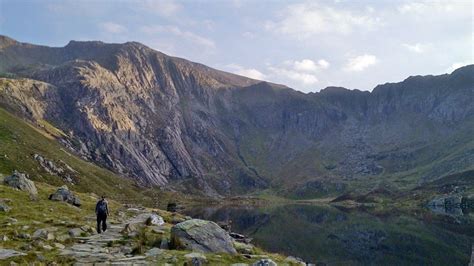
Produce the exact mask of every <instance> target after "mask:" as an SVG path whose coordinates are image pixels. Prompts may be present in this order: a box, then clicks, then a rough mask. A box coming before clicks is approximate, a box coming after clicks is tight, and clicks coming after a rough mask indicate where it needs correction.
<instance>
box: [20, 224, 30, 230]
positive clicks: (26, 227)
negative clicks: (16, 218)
mask: <svg viewBox="0 0 474 266" xmlns="http://www.w3.org/2000/svg"><path fill="white" fill-rule="evenodd" d="M28 229H30V226H29V225H23V226H22V227H21V230H28Z"/></svg>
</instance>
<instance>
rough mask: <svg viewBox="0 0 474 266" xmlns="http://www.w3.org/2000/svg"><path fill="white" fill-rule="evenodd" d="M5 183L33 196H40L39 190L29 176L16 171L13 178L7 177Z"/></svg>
mask: <svg viewBox="0 0 474 266" xmlns="http://www.w3.org/2000/svg"><path fill="white" fill-rule="evenodd" d="M3 182H4V184H5V185H7V186H10V187H13V188H16V189H19V190H22V191H26V192H28V193H30V195H32V196H37V195H38V190H37V189H36V186H35V183H34V182H33V181H31V180H30V179H28V175H26V174H23V173H20V172H18V171H16V170H15V171H13V174H12V175H11V176H7V177H6V178H5V179H4V180H3Z"/></svg>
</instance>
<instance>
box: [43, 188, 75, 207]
mask: <svg viewBox="0 0 474 266" xmlns="http://www.w3.org/2000/svg"><path fill="white" fill-rule="evenodd" d="M49 199H50V200H55V201H65V202H67V203H69V204H72V205H74V206H76V207H80V206H81V200H80V199H79V198H78V197H77V196H76V195H74V194H73V193H72V192H71V191H70V190H69V189H68V187H67V186H66V185H64V186H62V187H60V188H58V190H56V192H54V193H53V194H51V195H49Z"/></svg>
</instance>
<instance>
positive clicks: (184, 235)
mask: <svg viewBox="0 0 474 266" xmlns="http://www.w3.org/2000/svg"><path fill="white" fill-rule="evenodd" d="M171 246H172V247H173V248H176V249H186V250H192V251H197V252H221V253H228V254H236V253H237V251H236V250H235V248H234V246H233V245H232V238H231V237H230V236H229V234H228V233H227V232H226V231H224V230H223V229H222V228H220V227H219V226H218V225H217V224H216V223H214V222H211V221H205V220H199V219H191V220H187V221H185V222H182V223H179V224H176V225H175V226H173V227H172V228H171Z"/></svg>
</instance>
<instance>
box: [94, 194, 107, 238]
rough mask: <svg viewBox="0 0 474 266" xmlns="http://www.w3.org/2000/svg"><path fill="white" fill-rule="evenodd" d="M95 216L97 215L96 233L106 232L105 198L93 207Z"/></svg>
mask: <svg viewBox="0 0 474 266" xmlns="http://www.w3.org/2000/svg"><path fill="white" fill-rule="evenodd" d="M95 214H96V215H97V233H99V234H100V233H102V232H105V231H106V230H107V216H109V206H108V203H107V200H106V199H105V196H102V197H101V199H100V200H99V201H98V202H97V204H96V205H95Z"/></svg>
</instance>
